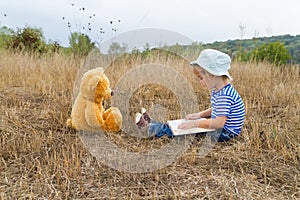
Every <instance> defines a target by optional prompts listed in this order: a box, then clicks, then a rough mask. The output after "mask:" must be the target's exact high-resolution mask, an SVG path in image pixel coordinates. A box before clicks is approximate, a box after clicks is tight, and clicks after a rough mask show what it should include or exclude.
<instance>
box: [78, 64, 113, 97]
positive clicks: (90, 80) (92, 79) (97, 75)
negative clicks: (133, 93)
mask: <svg viewBox="0 0 300 200" xmlns="http://www.w3.org/2000/svg"><path fill="white" fill-rule="evenodd" d="M80 92H81V93H82V94H83V95H84V97H85V98H86V99H87V100H89V101H93V102H96V103H100V102H101V101H103V100H109V99H110V98H111V96H112V90H111V88H110V83H109V80H108V78H107V76H106V75H105V74H104V70H103V68H101V67H98V68H95V69H91V70H89V71H87V72H85V74H84V75H83V77H82V79H81V85H80Z"/></svg>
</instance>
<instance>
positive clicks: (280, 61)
mask: <svg viewBox="0 0 300 200" xmlns="http://www.w3.org/2000/svg"><path fill="white" fill-rule="evenodd" d="M95 48H96V45H95V43H94V42H93V41H92V40H91V39H90V37H89V36H88V35H86V34H83V33H79V32H71V33H70V36H69V46H68V47H62V46H61V45H60V44H59V43H58V42H55V41H54V42H53V41H49V42H46V41H45V38H44V36H43V32H42V30H41V29H38V28H32V27H24V28H18V29H17V30H16V31H14V30H12V29H9V28H7V27H5V26H3V27H1V28H0V49H9V50H12V51H28V52H34V53H40V54H45V53H53V52H61V53H65V54H72V55H75V56H87V55H88V54H89V52H90V51H91V50H93V49H95ZM162 48H164V49H166V50H171V51H172V52H175V53H176V52H177V53H179V55H183V54H190V55H196V54H198V53H199V52H200V51H201V50H202V49H204V48H214V49H218V50H220V51H223V52H226V53H228V54H229V55H231V57H232V59H233V60H237V61H240V62H249V61H250V62H263V61H267V62H270V63H272V64H274V65H286V64H300V35H297V36H291V35H283V36H272V37H260V38H259V37H257V38H252V39H243V40H242V39H240V40H228V41H224V42H218V41H216V42H213V43H207V44H204V43H200V42H193V43H192V44H190V45H179V44H176V45H172V46H164V47H162ZM148 51H149V45H147V43H146V44H145V47H144V50H133V51H132V53H135V54H136V53H143V54H145V52H146V53H147V52H148ZM123 52H127V49H126V45H125V46H124V45H120V44H118V43H113V44H112V45H111V47H110V49H109V51H108V53H110V54H113V53H123Z"/></svg>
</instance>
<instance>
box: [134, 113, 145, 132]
mask: <svg viewBox="0 0 300 200" xmlns="http://www.w3.org/2000/svg"><path fill="white" fill-rule="evenodd" d="M135 124H136V125H137V126H138V128H139V129H141V130H144V129H146V128H147V127H148V122H147V121H146V120H145V119H144V117H143V115H142V114H141V113H136V114H135Z"/></svg>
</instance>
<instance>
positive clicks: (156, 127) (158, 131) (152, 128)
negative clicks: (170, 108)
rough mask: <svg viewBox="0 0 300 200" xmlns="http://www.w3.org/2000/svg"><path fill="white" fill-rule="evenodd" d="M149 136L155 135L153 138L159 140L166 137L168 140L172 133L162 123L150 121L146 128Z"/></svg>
mask: <svg viewBox="0 0 300 200" xmlns="http://www.w3.org/2000/svg"><path fill="white" fill-rule="evenodd" d="M148 132H149V135H150V136H152V135H155V137H157V138H160V137H161V136H163V135H167V136H168V137H169V138H172V137H173V133H172V131H171V129H170V127H169V126H168V125H167V124H164V123H162V122H155V121H153V120H152V121H151V123H150V124H149V127H148Z"/></svg>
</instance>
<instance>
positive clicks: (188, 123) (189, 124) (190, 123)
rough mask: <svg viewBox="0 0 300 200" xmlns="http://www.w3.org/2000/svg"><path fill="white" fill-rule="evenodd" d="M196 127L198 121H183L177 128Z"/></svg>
mask: <svg viewBox="0 0 300 200" xmlns="http://www.w3.org/2000/svg"><path fill="white" fill-rule="evenodd" d="M195 127H198V121H196V120H194V121H185V122H182V123H181V124H179V125H178V127H177V128H178V129H190V128H195Z"/></svg>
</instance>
